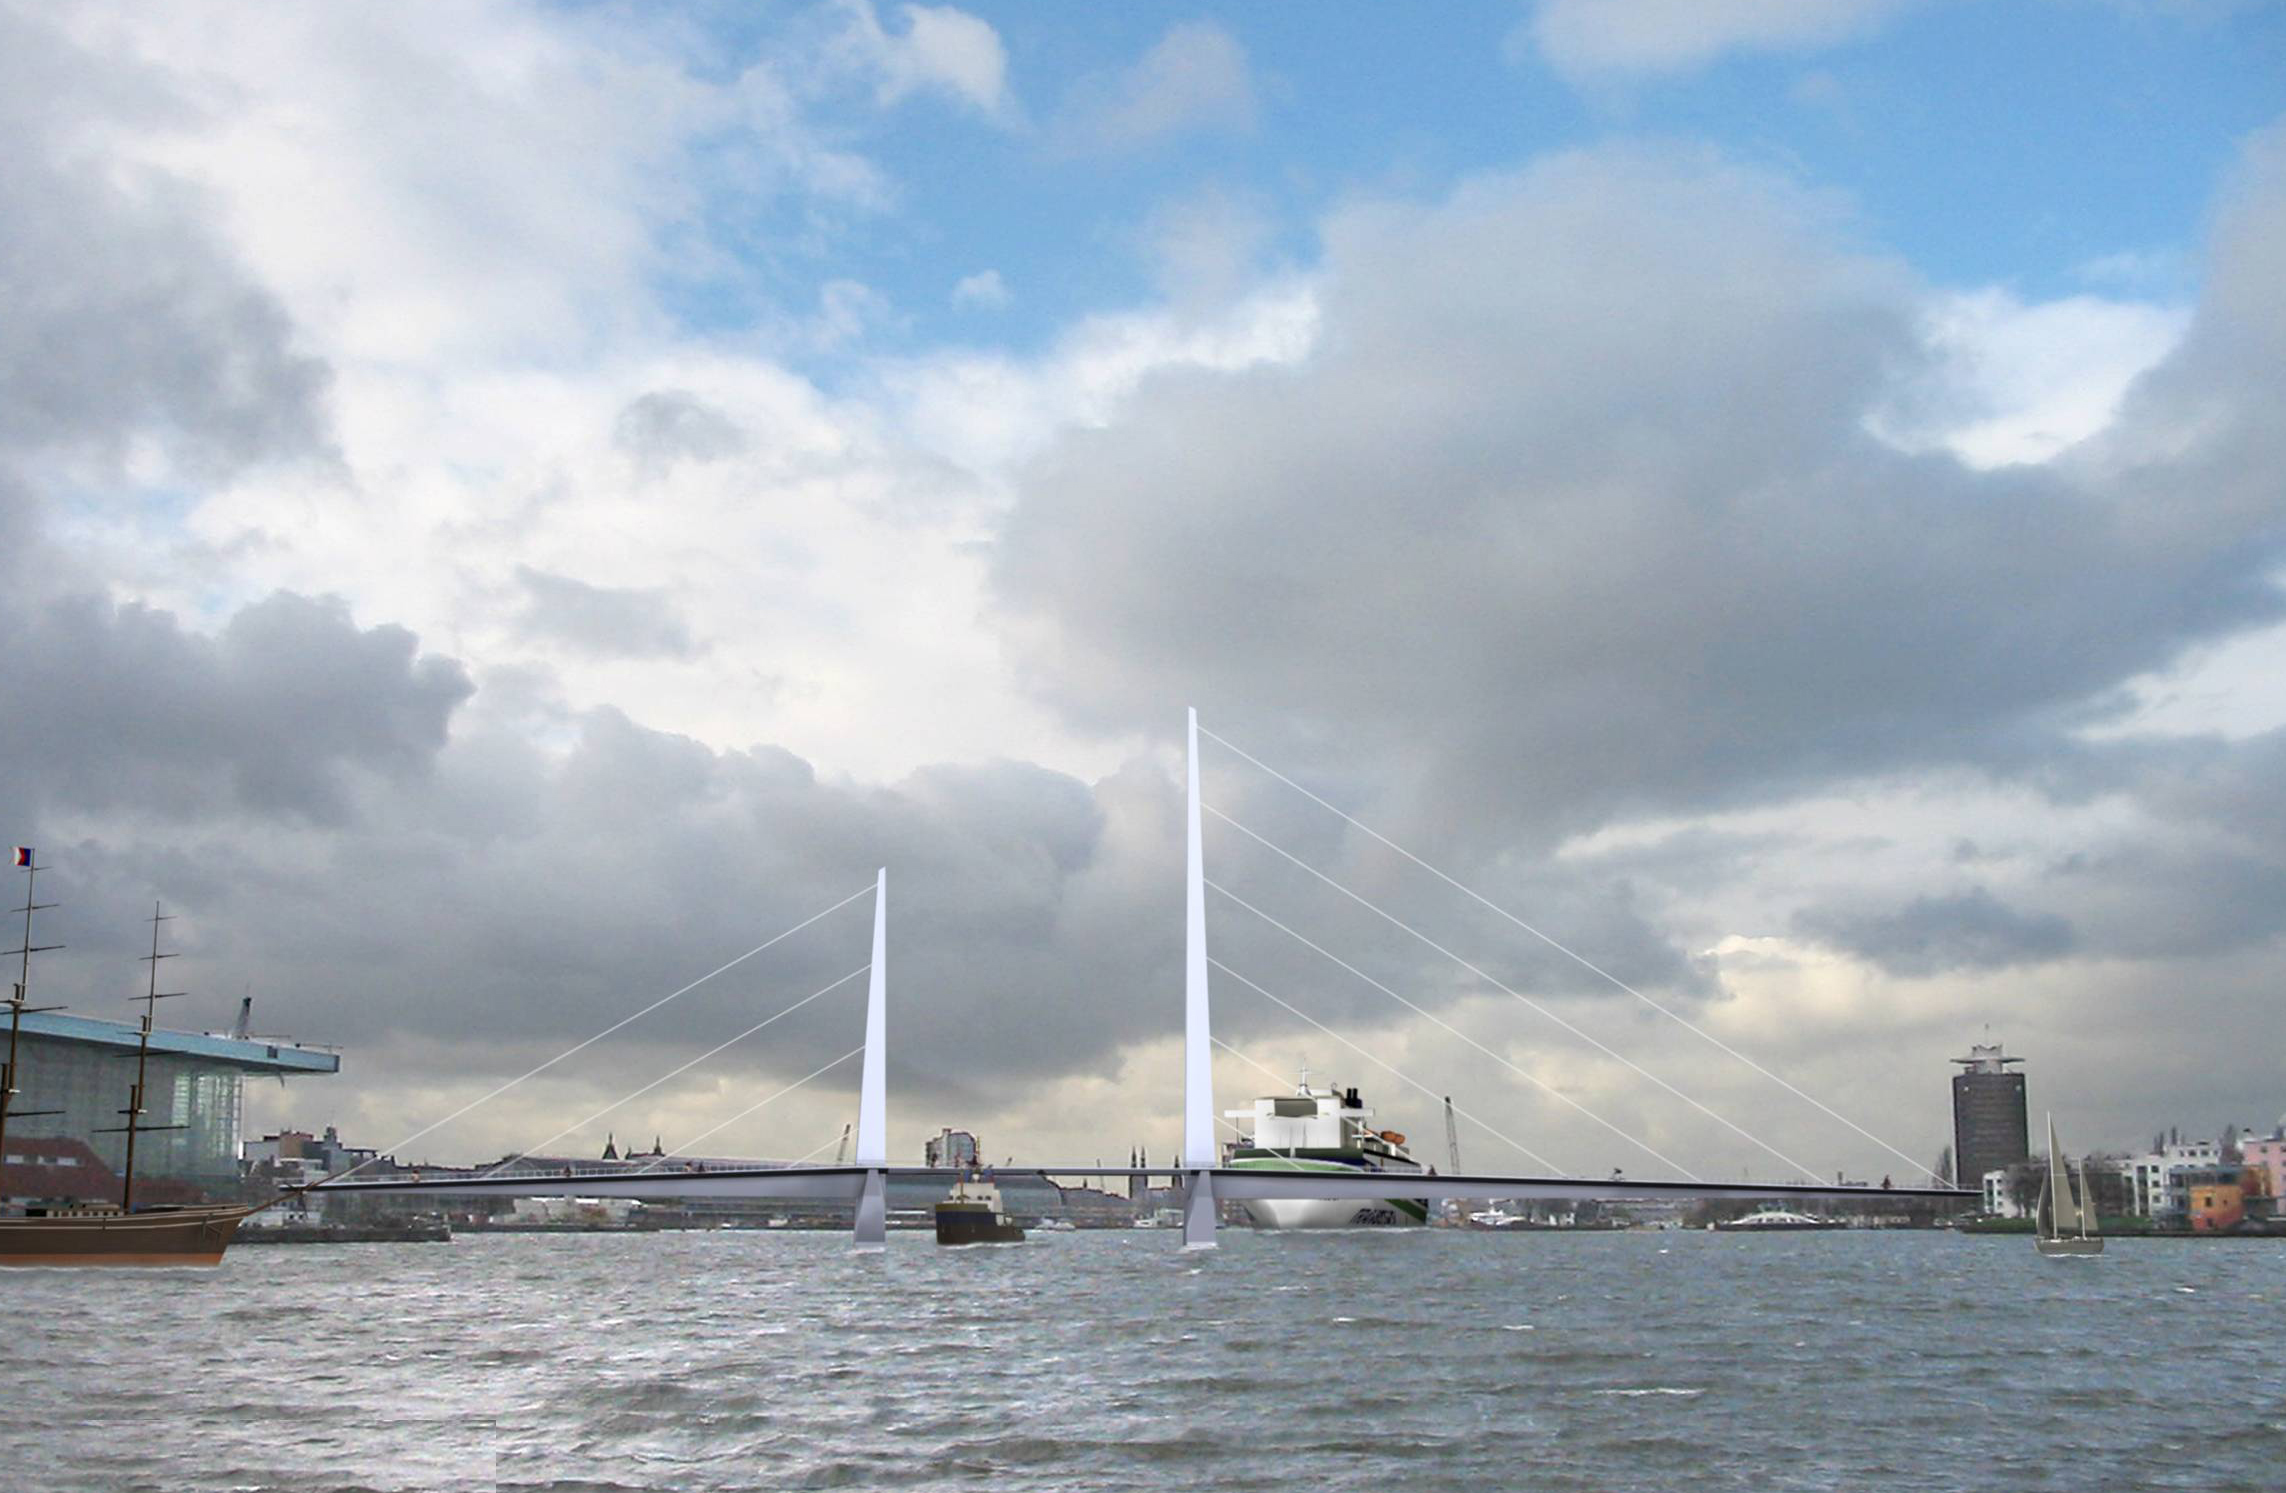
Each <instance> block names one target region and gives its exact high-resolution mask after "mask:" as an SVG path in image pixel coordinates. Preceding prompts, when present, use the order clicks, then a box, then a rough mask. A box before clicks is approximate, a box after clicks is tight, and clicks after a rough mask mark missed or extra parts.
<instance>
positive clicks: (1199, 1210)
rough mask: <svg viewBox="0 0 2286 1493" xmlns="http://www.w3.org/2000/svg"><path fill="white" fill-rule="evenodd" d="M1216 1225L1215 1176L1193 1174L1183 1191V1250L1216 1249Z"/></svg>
mask: <svg viewBox="0 0 2286 1493" xmlns="http://www.w3.org/2000/svg"><path fill="white" fill-rule="evenodd" d="M1214 1223H1215V1201H1214V1174H1213V1173H1212V1172H1193V1173H1191V1181H1190V1186H1188V1187H1186V1188H1185V1189H1184V1190H1183V1248H1185V1249H1212V1248H1214Z"/></svg>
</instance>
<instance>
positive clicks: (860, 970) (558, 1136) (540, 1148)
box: [477, 962, 873, 1181]
mask: <svg viewBox="0 0 2286 1493" xmlns="http://www.w3.org/2000/svg"><path fill="white" fill-rule="evenodd" d="M871 968H873V965H872V964H871V963H870V962H868V963H865V964H860V965H859V966H858V967H857V968H855V969H853V970H851V971H850V972H849V973H848V974H846V975H843V976H842V977H841V978H840V979H838V980H836V981H834V982H833V983H832V984H831V985H828V986H826V987H825V988H824V989H822V990H813V991H811V992H810V993H809V994H808V995H805V996H803V997H802V998H801V999H800V1000H798V1001H796V1002H794V1003H793V1004H792V1005H790V1006H788V1007H787V1008H786V1009H785V1010H783V1011H780V1012H779V1013H778V1014H777V1015H776V1016H766V1017H764V1018H763V1019H762V1020H760V1021H757V1022H755V1023H754V1024H753V1025H752V1026H750V1027H748V1028H747V1029H746V1030H745V1031H743V1032H740V1033H739V1034H738V1035H737V1036H735V1037H732V1038H731V1039H730V1040H729V1041H727V1042H720V1043H717V1044H715V1045H714V1046H712V1047H710V1048H708V1049H707V1050H706V1051H704V1052H702V1053H700V1054H699V1055H698V1056H697V1057H695V1058H692V1059H691V1060H690V1061H689V1062H687V1063H685V1064H683V1065H682V1066H681V1067H680V1068H675V1069H672V1070H670V1071H668V1072H666V1073H662V1074H660V1075H659V1076H658V1077H657V1078H654V1079H652V1080H651V1081H650V1082H649V1083H647V1084H645V1085H643V1087H641V1088H639V1089H636V1090H634V1091H633V1092H631V1093H627V1094H623V1095H621V1096H620V1097H619V1098H617V1099H614V1100H612V1101H611V1102H610V1103H609V1104H606V1105H605V1106H603V1108H601V1109H599V1110H597V1111H596V1112H595V1113H594V1114H592V1115H589V1116H588V1117H587V1118H586V1119H584V1120H580V1121H577V1122H575V1123H573V1124H570V1125H567V1126H565V1127H564V1128H563V1129H561V1130H559V1131H557V1132H556V1133H555V1134H554V1135H551V1136H549V1137H548V1138H547V1139H546V1140H544V1141H541V1142H540V1143H539V1144H538V1145H536V1146H532V1147H530V1148H528V1149H526V1150H524V1151H522V1152H520V1153H519V1154H518V1155H517V1156H515V1157H514V1158H512V1159H510V1160H508V1161H503V1162H501V1163H500V1165H498V1166H496V1167H494V1168H493V1169H492V1170H491V1171H489V1172H486V1173H485V1174H484V1176H486V1177H491V1176H497V1175H498V1174H499V1173H501V1172H503V1171H505V1170H507V1168H509V1167H510V1166H512V1165H514V1164H515V1163H516V1162H518V1161H524V1160H527V1159H529V1158H530V1157H532V1156H533V1155H535V1154H538V1153H542V1152H545V1151H546V1150H547V1148H548V1147H550V1146H552V1145H554V1144H555V1143H556V1142H557V1141H560V1140H562V1139H563V1138H564V1137H565V1136H567V1135H571V1134H573V1133H574V1132H576V1131H580V1130H585V1129H586V1128H587V1127H588V1126H590V1125H592V1124H594V1123H595V1122H596V1121H597V1120H600V1119H602V1118H603V1117H604V1116H605V1115H607V1114H610V1113H611V1112H612V1111H613V1110H615V1109H617V1108H619V1106H621V1105H622V1104H625V1103H627V1101H628V1100H630V1099H640V1098H641V1097H642V1096H643V1095H645V1094H648V1093H650V1092H651V1091H652V1090H653V1089H655V1088H657V1087H658V1086H659V1085H661V1084H663V1083H665V1082H666V1081H667V1080H668V1079H670V1078H677V1077H680V1076H681V1075H683V1074H685V1073H688V1072H689V1071H690V1070H691V1069H693V1068H696V1067H697V1066H698V1065H699V1064H701V1063H703V1062H705V1061H706V1060H707V1059H708V1058H711V1057H713V1056H714V1055H715V1054H716V1053H718V1052H720V1051H722V1050H723V1049H724V1048H726V1047H730V1046H732V1045H734V1044H736V1043H739V1042H743V1041H745V1040H746V1039H747V1038H748V1037H751V1036H753V1035H754V1034H755V1033H756V1032H758V1031H760V1030H762V1028H764V1027H766V1026H768V1025H769V1024H770V1023H771V1022H773V1021H776V1020H777V1019H778V1018H779V1017H780V1016H791V1015H793V1014H794V1013H795V1012H796V1011H799V1010H800V1009H802V1007H804V1006H806V1005H808V1004H809V1003H810V1002H811V1001H814V1000H816V999H817V998H818V997H819V996H821V995H827V994H830V993H832V992H833V991H836V990H839V989H840V988H841V987H842V986H844V985H847V984H848V983H849V982H850V981H852V980H854V979H856V978H857V977H858V976H859V975H862V974H864V973H865V972H866V971H867V970H869V969H871ZM477 1180H478V1181H482V1180H483V1178H481V1177H480V1178H478V1179H477Z"/></svg>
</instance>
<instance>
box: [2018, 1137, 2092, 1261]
mask: <svg viewBox="0 0 2286 1493" xmlns="http://www.w3.org/2000/svg"><path fill="white" fill-rule="evenodd" d="M2033 1242H2034V1245H2035V1247H2037V1248H2038V1249H2039V1251H2040V1253H2042V1254H2044V1255H2100V1254H2102V1253H2103V1239H2102V1238H2101V1237H2100V1236H2099V1235H2098V1234H2097V1233H2096V1210H2095V1189H2094V1188H2093V1187H2092V1186H2090V1185H2089V1182H2088V1168H2087V1163H2086V1162H2084V1161H2083V1162H2081V1163H2080V1186H2079V1193H2078V1195H2077V1196H2074V1195H2073V1192H2072V1180H2071V1173H2070V1170H2069V1169H2068V1168H2067V1167H2066V1166H2065V1165H2064V1153H2063V1151H2062V1150H2061V1149H2060V1148H2059V1147H2058V1146H2057V1145H2056V1117H2055V1116H2054V1115H2050V1116H2048V1180H2047V1182H2046V1183H2045V1184H2043V1185H2042V1186H2041V1188H2040V1208H2039V1219H2038V1235H2037V1237H2036V1238H2035V1239H2034V1241H2033Z"/></svg>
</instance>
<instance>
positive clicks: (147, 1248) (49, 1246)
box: [0, 1204, 254, 1266]
mask: <svg viewBox="0 0 2286 1493" xmlns="http://www.w3.org/2000/svg"><path fill="white" fill-rule="evenodd" d="M253 1211H254V1210H253V1209H252V1208H248V1207H244V1206H241V1205H238V1204H213V1205H209V1206H203V1207H183V1208H147V1209H140V1210H138V1211H135V1212H132V1213H130V1212H127V1211H125V1210H123V1209H119V1208H114V1207H109V1206H84V1205H64V1206H57V1207H52V1208H37V1207H35V1208H30V1209H27V1210H26V1211H25V1212H24V1213H23V1214H22V1215H20V1216H15V1217H0V1266H26V1265H47V1266H94V1265H113V1266H117V1265H144V1266H148V1265H219V1264H221V1263H222V1252H223V1251H224V1250H225V1249H227V1248H229V1247H230V1240H231V1236H232V1235H234V1234H235V1233H237V1231H238V1225H239V1224H240V1223H241V1222H242V1221H244V1219H245V1218H246V1216H247V1215H248V1214H249V1213H252V1212H253Z"/></svg>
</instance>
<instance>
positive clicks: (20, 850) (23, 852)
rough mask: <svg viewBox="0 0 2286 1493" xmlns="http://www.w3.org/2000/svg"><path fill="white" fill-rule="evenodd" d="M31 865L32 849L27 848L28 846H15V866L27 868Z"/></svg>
mask: <svg viewBox="0 0 2286 1493" xmlns="http://www.w3.org/2000/svg"><path fill="white" fill-rule="evenodd" d="M31 863H32V847H31V846H29V845H19V846H17V847H16V864H17V865H19V866H29V865H30V864H31Z"/></svg>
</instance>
